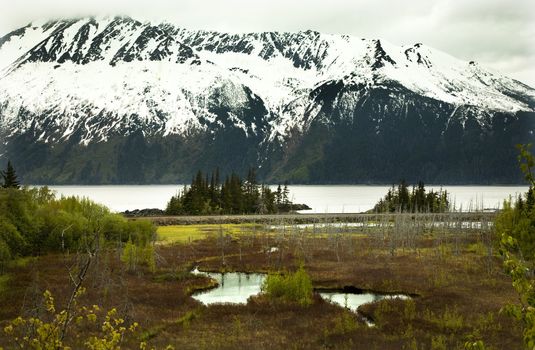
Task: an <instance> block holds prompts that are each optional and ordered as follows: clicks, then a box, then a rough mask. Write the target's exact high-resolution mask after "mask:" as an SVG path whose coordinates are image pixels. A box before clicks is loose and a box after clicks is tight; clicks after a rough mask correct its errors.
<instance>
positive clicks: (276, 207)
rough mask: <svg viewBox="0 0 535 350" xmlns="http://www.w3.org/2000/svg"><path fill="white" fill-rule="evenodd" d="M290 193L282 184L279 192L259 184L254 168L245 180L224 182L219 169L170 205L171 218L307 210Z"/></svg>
mask: <svg viewBox="0 0 535 350" xmlns="http://www.w3.org/2000/svg"><path fill="white" fill-rule="evenodd" d="M289 198H290V191H289V190H288V186H287V185H286V184H285V185H284V186H281V185H280V184H279V186H278V188H277V190H276V191H272V190H271V189H270V188H269V187H268V186H267V185H264V184H259V183H258V182H257V179H256V170H255V169H254V168H250V169H249V171H248V173H247V177H246V178H245V179H242V178H241V177H240V176H239V175H237V174H235V173H232V174H231V175H230V176H227V177H226V178H225V180H224V181H221V180H220V174H219V169H216V170H215V171H213V172H212V173H211V174H210V175H208V174H203V173H202V171H198V172H197V175H196V176H195V177H194V178H193V180H192V181H191V185H190V186H184V188H183V189H182V190H181V191H179V192H178V193H177V194H176V195H174V196H173V197H171V199H170V200H169V202H168V203H167V207H166V209H165V214H167V215H212V214H255V213H257V214H275V213H281V212H289V211H291V210H297V209H303V208H301V206H299V205H295V204H293V203H292V202H291V201H290V199H289Z"/></svg>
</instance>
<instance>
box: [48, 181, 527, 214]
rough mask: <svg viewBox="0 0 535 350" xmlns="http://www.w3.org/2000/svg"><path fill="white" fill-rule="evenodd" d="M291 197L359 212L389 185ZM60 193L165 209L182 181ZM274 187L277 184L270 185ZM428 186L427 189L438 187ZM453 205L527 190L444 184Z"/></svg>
mask: <svg viewBox="0 0 535 350" xmlns="http://www.w3.org/2000/svg"><path fill="white" fill-rule="evenodd" d="M288 187H289V189H290V197H291V198H290V199H291V200H292V201H293V202H294V203H303V204H307V205H308V206H309V207H311V208H312V210H308V211H306V212H308V213H358V212H362V211H366V210H369V209H371V208H373V206H374V204H375V203H377V201H378V200H379V199H380V198H382V197H383V196H384V195H385V194H386V192H387V191H388V188H389V186H365V185H347V186H346V185H293V186H288ZM50 188H51V189H53V190H55V191H56V192H57V193H58V194H59V195H66V196H71V195H77V196H85V197H88V198H90V199H92V200H94V201H95V202H98V203H102V204H104V205H106V206H108V207H109V208H110V209H112V210H114V211H125V210H133V209H144V208H160V209H164V208H165V205H166V203H167V201H168V200H169V198H171V196H172V195H174V194H176V193H177V191H178V190H180V189H182V185H109V186H50ZM273 188H274V189H275V188H276V186H273ZM439 188H440V187H435V186H431V187H429V188H428V190H431V189H435V190H438V189H439ZM443 188H444V189H445V190H447V191H448V192H449V193H450V194H451V199H452V202H454V204H455V206H456V208H460V207H462V209H463V210H468V209H470V208H476V207H477V208H485V209H497V208H499V207H501V204H502V202H503V200H504V199H506V198H509V196H516V195H518V194H520V193H524V192H526V191H527V189H528V187H527V186H444V187H443Z"/></svg>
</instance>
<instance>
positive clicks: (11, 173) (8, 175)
mask: <svg viewBox="0 0 535 350" xmlns="http://www.w3.org/2000/svg"><path fill="white" fill-rule="evenodd" d="M1 175H2V178H3V179H4V184H3V186H2V187H4V188H16V189H19V188H20V182H19V181H18V179H17V173H16V172H15V168H13V165H12V164H11V161H9V160H8V161H7V169H6V171H5V172H1Z"/></svg>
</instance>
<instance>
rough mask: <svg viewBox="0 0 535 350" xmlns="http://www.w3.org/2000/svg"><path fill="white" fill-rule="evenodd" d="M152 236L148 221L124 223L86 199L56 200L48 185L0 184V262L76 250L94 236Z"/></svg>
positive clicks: (141, 239) (145, 239) (139, 240)
mask: <svg viewBox="0 0 535 350" xmlns="http://www.w3.org/2000/svg"><path fill="white" fill-rule="evenodd" d="M154 235H155V228H154V226H153V225H152V223H151V222H149V221H143V220H138V221H128V220H126V219H125V218H123V217H122V216H121V215H119V214H114V213H111V212H110V210H109V209H108V208H106V207H105V206H103V205H100V204H97V203H95V202H93V201H91V200H89V199H87V198H79V197H61V198H59V199H58V198H56V196H55V195H54V193H53V192H52V191H50V190H49V189H48V188H47V187H41V188H38V189H35V188H33V189H29V188H22V189H16V188H0V247H1V248H0V250H1V254H0V255H1V257H0V265H2V261H5V260H6V259H9V258H16V257H19V256H27V255H39V254H42V253H44V252H47V251H60V250H67V251H68V250H76V249H78V248H81V247H85V246H87V245H88V244H91V242H92V240H93V239H94V237H100V239H104V240H105V241H108V242H110V241H115V242H118V241H121V242H127V241H128V240H129V239H131V240H132V241H133V242H135V243H136V244H139V245H142V246H146V245H147V244H148V243H149V242H150V241H152V240H153V239H154ZM6 257H7V258H6Z"/></svg>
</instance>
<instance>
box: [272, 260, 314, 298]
mask: <svg viewBox="0 0 535 350" xmlns="http://www.w3.org/2000/svg"><path fill="white" fill-rule="evenodd" d="M262 291H263V292H264V293H265V294H266V295H267V296H268V297H269V298H270V299H280V300H283V301H286V302H295V303H299V304H300V305H303V306H306V305H310V304H311V303H312V293H313V289H312V281H311V280H310V276H309V275H308V274H307V272H306V271H305V269H304V268H303V266H301V267H300V268H299V269H298V270H297V271H296V272H294V273H287V274H269V275H268V276H267V278H266V280H265V281H264V284H263V285H262Z"/></svg>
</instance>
